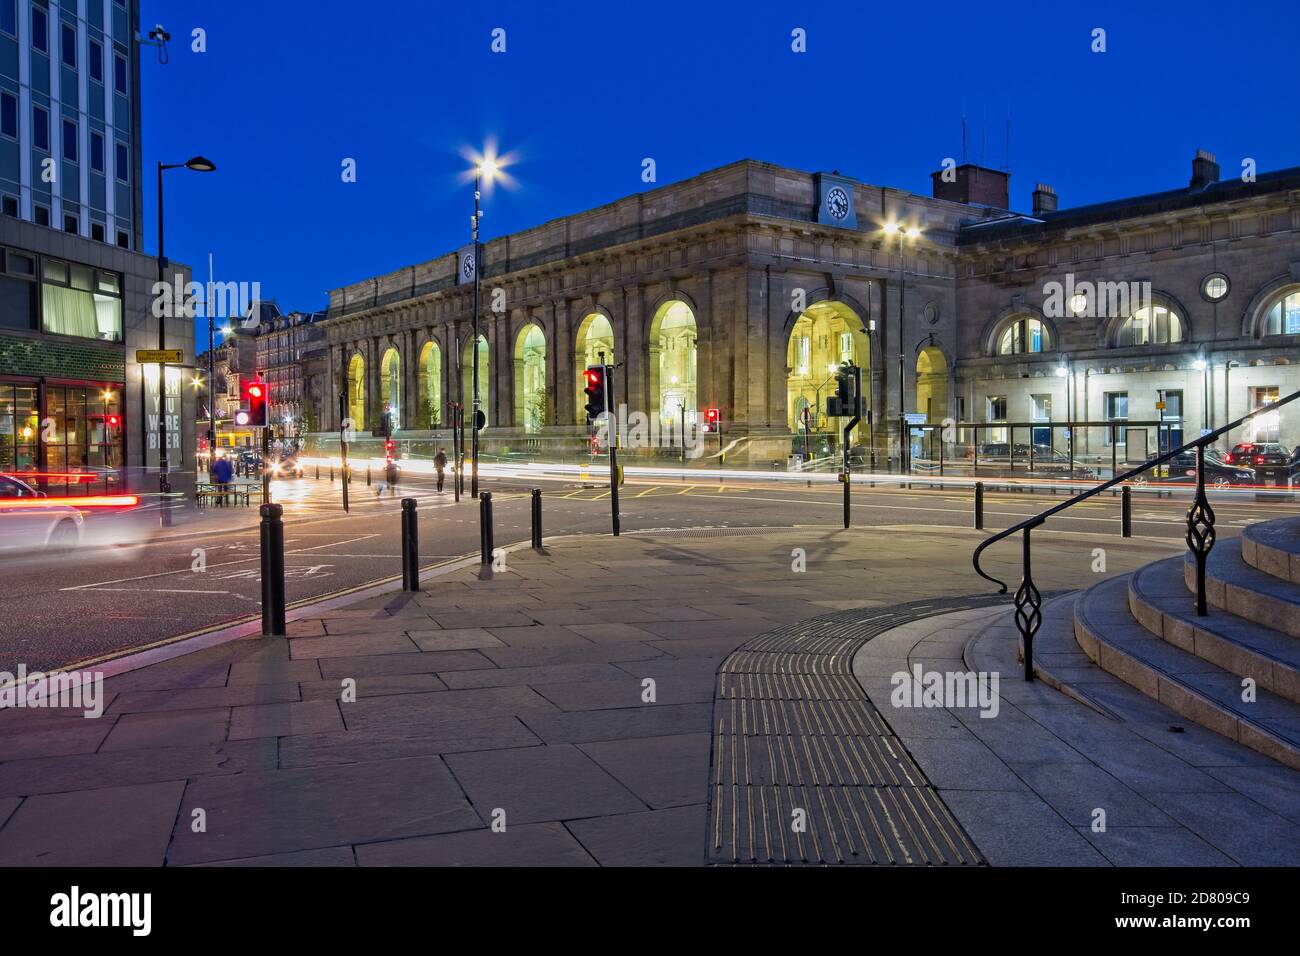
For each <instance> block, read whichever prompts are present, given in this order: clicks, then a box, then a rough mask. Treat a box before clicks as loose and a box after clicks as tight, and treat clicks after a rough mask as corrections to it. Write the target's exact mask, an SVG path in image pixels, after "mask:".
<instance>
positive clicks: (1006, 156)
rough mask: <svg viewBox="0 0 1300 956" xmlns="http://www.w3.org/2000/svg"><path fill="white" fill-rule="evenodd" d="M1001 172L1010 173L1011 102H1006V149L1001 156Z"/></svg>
mask: <svg viewBox="0 0 1300 956" xmlns="http://www.w3.org/2000/svg"><path fill="white" fill-rule="evenodd" d="M1002 171H1003V172H1004V173H1010V172H1011V101H1010V100H1008V101H1007V148H1006V151H1005V152H1004V153H1003V154H1002Z"/></svg>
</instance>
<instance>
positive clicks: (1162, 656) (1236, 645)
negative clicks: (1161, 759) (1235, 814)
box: [1043, 518, 1300, 769]
mask: <svg viewBox="0 0 1300 956" xmlns="http://www.w3.org/2000/svg"><path fill="white" fill-rule="evenodd" d="M1195 589H1196V566H1195V563H1194V561H1193V559H1192V556H1191V555H1190V554H1188V555H1186V556H1179V557H1175V558H1169V559H1166V560H1163V561H1157V562H1155V563H1153V564H1149V565H1147V566H1146V567H1144V568H1141V569H1139V570H1138V571H1135V572H1133V573H1132V574H1128V575H1123V576H1120V577H1115V578H1110V579H1108V580H1106V581H1103V582H1101V583H1100V584H1097V585H1094V586H1093V587H1091V588H1089V589H1088V590H1086V591H1084V592H1083V593H1082V594H1080V595H1079V596H1078V597H1077V598H1076V599H1075V601H1074V604H1073V625H1074V626H1073V631H1074V639H1075V641H1076V642H1077V643H1078V645H1079V647H1080V648H1082V649H1083V651H1084V653H1086V654H1087V655H1088V657H1089V658H1091V659H1092V661H1093V662H1094V663H1096V664H1097V665H1098V666H1100V667H1101V668H1102V669H1103V670H1105V671H1107V672H1109V673H1111V674H1113V675H1114V676H1115V677H1117V678H1119V679H1120V680H1122V681H1124V682H1126V683H1128V684H1130V685H1132V686H1133V687H1135V688H1137V689H1138V690H1140V691H1142V692H1143V693H1144V694H1146V695H1147V696H1149V697H1151V698H1153V699H1155V700H1157V701H1159V702H1160V703H1161V704H1163V705H1165V706H1166V707H1168V708H1170V709H1171V710H1174V711H1175V712H1177V713H1179V714H1181V715H1182V716H1183V717H1185V718H1187V719H1188V720H1191V721H1195V722H1196V723H1198V724H1201V725H1203V726H1205V727H1208V728H1209V729H1211V730H1214V731H1216V732H1218V733H1220V734H1223V735H1224V736H1225V737H1230V738H1232V739H1233V740H1236V741H1238V742H1239V743H1241V744H1244V745H1245V746H1248V747H1251V748H1252V749H1254V750H1256V751H1259V752H1260V753H1263V754H1266V755H1267V756H1269V757H1272V758H1274V759H1275V760H1278V761H1280V762H1281V763H1284V764H1286V765H1287V766H1290V767H1293V768H1296V769H1300V518H1284V519H1280V520H1275V521H1267V522H1263V523H1261V524H1257V525H1254V526H1251V527H1248V528H1246V529H1245V530H1244V531H1243V533H1242V536H1241V537H1240V538H1239V539H1238V538H1233V539H1221V540H1220V541H1219V542H1218V543H1217V544H1216V545H1215V547H1214V549H1213V550H1212V551H1211V552H1210V555H1209V559H1208V561H1207V564H1206V597H1207V600H1208V603H1209V614H1207V615H1206V616H1205V617H1198V616H1197V615H1196V610H1195V598H1194V594H1195ZM1065 606H1067V607H1068V605H1065ZM1043 676H1044V677H1046V678H1048V679H1049V680H1051V679H1052V678H1051V677H1050V675H1049V674H1046V673H1045V674H1043ZM1247 679H1249V680H1253V682H1254V687H1253V691H1254V693H1253V699H1249V698H1250V696H1251V695H1249V694H1247V693H1246V691H1247V689H1248V681H1247Z"/></svg>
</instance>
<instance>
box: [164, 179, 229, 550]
mask: <svg viewBox="0 0 1300 956" xmlns="http://www.w3.org/2000/svg"><path fill="white" fill-rule="evenodd" d="M182 168H183V169H192V170H194V171H195V172H199V173H210V172H213V171H214V170H215V169H216V168H217V166H216V164H215V163H213V162H212V160H210V159H205V158H204V157H202V156H194V157H191V158H190V159H188V160H186V161H185V162H183V163H164V162H159V163H158V281H159V282H160V283H162V284H166V282H167V277H166V272H167V254H166V251H165V247H164V245H163V171H164V170H167V169H182ZM173 307H175V302H173ZM167 312H168V310H166V309H160V310H159V313H160V314H159V316H158V348H159V349H165V348H167ZM168 464H169V463H168V460H167V363H165V362H160V363H158V492H159V498H160V500H159V504H160V505H161V508H160V511H159V521H160V522H161V523H162V524H163V525H170V524H171V512H170V510H169V509H168V507H167V495H168V494H169V493H170V492H171V490H172V489H171V482H169V481H168V480H167V470H168Z"/></svg>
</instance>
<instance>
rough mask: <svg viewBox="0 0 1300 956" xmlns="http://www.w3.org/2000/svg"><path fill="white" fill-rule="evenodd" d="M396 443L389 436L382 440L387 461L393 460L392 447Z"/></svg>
mask: <svg viewBox="0 0 1300 956" xmlns="http://www.w3.org/2000/svg"><path fill="white" fill-rule="evenodd" d="M396 444H397V443H396V442H394V441H393V440H392V439H391V438H390V439H388V440H387V441H385V442H384V458H385V459H386V460H388V461H392V460H393V448H394V446H395V445H396Z"/></svg>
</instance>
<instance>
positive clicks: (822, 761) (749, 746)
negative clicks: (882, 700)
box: [708, 595, 1005, 866]
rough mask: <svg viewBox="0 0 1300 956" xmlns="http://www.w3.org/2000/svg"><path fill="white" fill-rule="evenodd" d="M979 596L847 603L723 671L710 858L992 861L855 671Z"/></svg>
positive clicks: (768, 638) (752, 647)
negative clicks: (864, 653) (870, 649)
mask: <svg viewBox="0 0 1300 956" xmlns="http://www.w3.org/2000/svg"><path fill="white" fill-rule="evenodd" d="M1003 602H1005V598H1000V597H994V596H983V595H981V596H978V597H971V598H957V599H951V600H947V601H933V600H932V601H926V602H914V603H913V604H903V605H898V606H897V607H894V608H872V609H870V610H855V611H845V612H839V613H836V614H829V615H826V616H823V617H818V618H814V619H812V620H808V621H801V622H799V623H797V624H793V625H789V626H786V627H783V628H779V629H777V630H775V631H770V632H768V633H767V634H762V635H760V636H758V637H756V638H754V639H753V640H751V641H749V642H748V643H746V644H745V645H744V646H743V647H741V648H739V649H737V650H736V651H734V652H733V653H732V654H731V655H730V656H728V657H727V659H726V660H725V661H723V663H722V666H721V667H720V668H719V669H718V674H717V685H716V690H715V695H714V704H713V723H714V734H713V764H712V767H711V776H710V806H709V830H710V839H709V853H708V862H709V863H711V864H798V863H805V864H809V863H811V864H841V863H842V864H866V865H872V864H876V865H890V864H894V865H957V866H969V865H979V864H982V863H983V859H982V857H981V856H980V854H979V851H978V850H977V849H976V848H975V845H974V844H973V843H972V842H971V840H970V838H969V837H968V836H966V834H965V832H964V831H963V830H962V828H961V826H960V825H959V824H958V823H957V821H956V820H955V819H954V818H953V816H952V814H951V813H950V812H949V810H948V808H947V807H946V806H944V804H943V802H942V801H941V800H940V799H939V796H938V794H937V793H936V792H935V790H934V787H933V786H931V785H930V783H929V781H928V780H926V778H925V775H924V774H923V773H922V772H921V769H920V768H919V767H918V766H917V765H916V763H915V761H913V760H912V758H911V756H910V755H909V754H908V753H907V751H906V750H905V749H904V748H903V746H902V743H901V742H900V741H899V740H898V738H897V737H896V736H894V734H893V732H892V731H891V730H890V729H889V726H888V725H887V724H886V723H885V721H884V719H883V718H882V717H881V714H880V711H879V710H877V709H876V707H875V705H874V704H872V703H871V701H870V700H869V699H868V698H867V696H866V694H864V693H863V691H862V688H861V686H860V685H859V684H858V682H857V680H856V679H855V678H854V677H853V672H852V666H853V655H854V653H856V651H857V649H858V648H859V647H861V646H862V645H863V644H864V643H866V642H867V641H869V640H870V639H871V638H873V637H875V636H876V635H878V634H881V633H883V632H884V631H887V630H889V629H890V628H892V627H896V626H897V625H899V624H903V623H906V622H907V621H909V620H916V619H918V618H922V617H928V616H931V615H934V614H943V613H948V612H950V611H957V610H965V609H967V608H972V607H987V606H989V605H991V604H998V603H1003Z"/></svg>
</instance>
